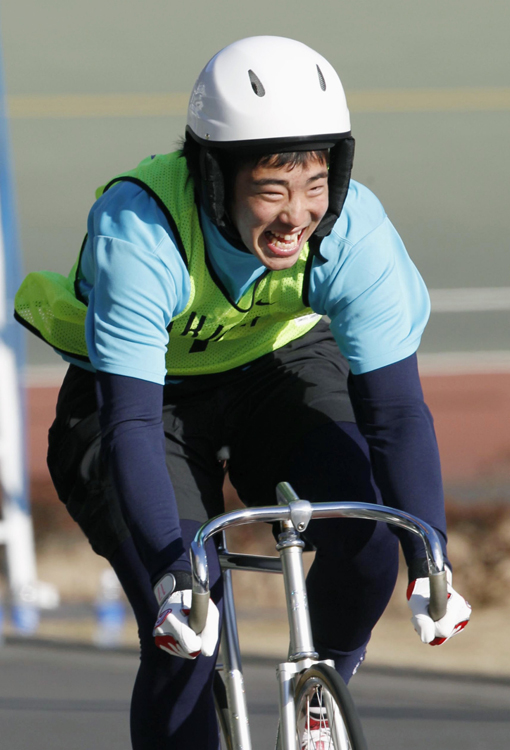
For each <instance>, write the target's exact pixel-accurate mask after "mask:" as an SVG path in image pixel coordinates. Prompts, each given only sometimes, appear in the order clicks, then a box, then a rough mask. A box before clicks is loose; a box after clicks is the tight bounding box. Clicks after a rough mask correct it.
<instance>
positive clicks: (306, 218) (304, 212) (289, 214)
mask: <svg viewBox="0 0 510 750" xmlns="http://www.w3.org/2000/svg"><path fill="white" fill-rule="evenodd" d="M278 218H279V219H280V221H281V222H282V223H283V224H285V226H287V227H289V228H292V229H298V228H299V227H303V226H305V225H306V224H309V222H310V212H309V211H308V209H307V208H306V206H305V203H304V201H303V200H302V199H301V198H300V197H299V196H292V197H291V198H289V200H288V202H287V205H286V206H285V208H283V209H282V210H281V211H280V214H279V217H278Z"/></svg>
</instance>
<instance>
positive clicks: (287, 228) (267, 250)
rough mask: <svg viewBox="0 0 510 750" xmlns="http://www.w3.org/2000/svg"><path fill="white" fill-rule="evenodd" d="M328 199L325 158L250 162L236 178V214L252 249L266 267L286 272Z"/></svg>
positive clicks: (235, 220) (233, 215) (233, 212)
mask: <svg viewBox="0 0 510 750" xmlns="http://www.w3.org/2000/svg"><path fill="white" fill-rule="evenodd" d="M328 203H329V200H328V170H327V166H326V164H325V163H324V162H320V161H318V160H317V159H310V160H309V161H308V162H307V163H306V164H304V165H299V164H298V165H296V166H294V167H291V168H289V166H288V165H284V166H283V167H270V166H269V167H268V166H261V165H257V166H255V167H249V166H248V167H245V168H243V169H241V170H240V171H239V172H238V174H237V176H236V179H235V183H234V198H233V202H232V206H231V219H232V222H233V223H234V225H235V227H236V228H237V231H238V232H239V234H240V235H241V239H242V241H243V242H244V244H245V245H246V247H247V248H248V250H250V252H252V253H253V255H255V256H256V257H257V258H258V259H259V260H260V261H261V263H263V264H264V265H265V266H266V268H269V269H270V270H272V271H280V270H282V269H284V268H291V267H292V266H293V265H294V264H295V263H296V262H297V260H298V258H299V254H300V252H301V250H302V248H303V245H304V244H305V242H307V240H308V239H309V238H310V236H311V235H312V233H313V232H314V231H315V229H316V228H317V226H318V224H319V222H320V220H321V219H322V217H323V216H324V214H325V213H326V210H327V208H328Z"/></svg>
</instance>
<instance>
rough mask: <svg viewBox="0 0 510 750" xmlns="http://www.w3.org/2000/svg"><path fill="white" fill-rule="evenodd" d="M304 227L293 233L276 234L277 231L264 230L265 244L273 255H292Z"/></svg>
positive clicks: (297, 245) (298, 243)
mask: <svg viewBox="0 0 510 750" xmlns="http://www.w3.org/2000/svg"><path fill="white" fill-rule="evenodd" d="M304 231H305V230H304V229H302V230H301V231H300V232H295V233H294V234H278V233H277V232H270V231H267V232H264V236H265V238H266V241H267V245H268V247H269V249H270V250H271V252H272V253H273V254H274V255H278V256H280V257H283V256H285V255H292V254H293V253H295V252H296V250H297V249H298V248H299V245H300V243H301V238H302V237H303V233H304Z"/></svg>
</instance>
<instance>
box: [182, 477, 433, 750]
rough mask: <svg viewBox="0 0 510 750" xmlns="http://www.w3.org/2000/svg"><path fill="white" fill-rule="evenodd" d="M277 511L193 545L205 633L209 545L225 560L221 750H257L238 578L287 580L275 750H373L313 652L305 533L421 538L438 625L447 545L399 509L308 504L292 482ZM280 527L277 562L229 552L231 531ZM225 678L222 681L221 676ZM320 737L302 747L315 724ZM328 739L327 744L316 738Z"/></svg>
mask: <svg viewBox="0 0 510 750" xmlns="http://www.w3.org/2000/svg"><path fill="white" fill-rule="evenodd" d="M276 495H277V502H278V505H276V506H265V507H258V508H246V509H243V510H236V511H232V512H229V513H224V514H222V515H219V516H216V517H215V518H213V519H211V520H209V521H208V522H206V523H205V524H203V526H202V527H201V528H200V529H199V530H198V532H197V534H196V536H195V539H194V541H193V542H192V544H191V551H190V557H191V566H192V576H193V603H192V607H191V612H190V625H191V627H193V629H194V630H195V632H197V633H200V632H201V631H202V629H203V626H204V624H205V618H206V613H207V607H208V602H209V576H208V568H207V556H206V553H205V544H206V542H207V541H208V539H210V538H211V537H212V536H214V535H215V534H218V533H220V532H221V533H222V542H221V544H220V545H219V557H220V564H221V568H222V574H223V580H224V621H223V629H222V634H221V652H222V658H223V665H222V667H221V665H220V666H219V667H217V672H216V675H215V682H214V699H215V704H216V712H217V715H218V723H219V726H220V734H221V738H222V743H223V744H222V747H224V748H225V749H226V750H251V737H250V728H249V721H248V710H247V705H246V696H245V691H244V679H243V672H242V665H241V655H240V649H239V639H238V634H237V622H236V614H235V606H234V598H233V591H232V579H231V572H232V570H250V571H259V572H268V573H282V574H283V578H284V588H285V598H286V602H287V615H288V620H289V635H290V645H289V655H288V660H287V661H286V662H283V663H281V664H279V665H278V666H277V670H276V673H277V680H278V686H279V700H278V703H279V717H280V720H279V725H278V730H277V736H276V750H302V748H303V747H307V750H308V748H310V750H312V749H313V748H316V747H318V748H321V750H322V749H323V748H324V749H325V748H327V749H328V750H366V748H367V745H366V741H365V738H364V735H363V730H362V727H361V723H360V720H359V717H358V714H357V712H356V708H355V706H354V703H353V701H352V698H351V696H350V693H349V691H348V689H347V687H346V685H345V684H344V682H343V680H342V679H341V677H340V676H339V675H338V673H337V672H336V671H335V669H334V665H333V662H331V661H319V658H318V654H317V653H316V651H315V650H314V646H313V640H312V633H311V627H310V618H309V613H308V603H307V595H306V585H305V575H304V569H303V558H302V552H303V548H304V546H305V545H304V542H303V541H302V540H301V539H300V536H299V534H300V532H303V531H305V529H306V528H307V526H308V523H309V522H310V519H311V518H331V517H341V518H362V519H367V520H372V521H384V522H386V523H390V524H393V525H396V526H400V527H402V528H404V529H406V530H407V531H410V532H411V533H414V534H417V535H419V536H420V537H421V540H422V542H423V545H424V548H425V554H426V557H427V562H428V569H429V579H430V591H431V596H430V606H429V613H430V615H431V617H432V618H433V619H434V620H439V619H440V618H441V617H443V616H444V614H445V612H446V603H447V589H446V585H447V584H446V572H445V570H444V561H443V554H442V550H441V545H440V543H439V539H438V537H437V534H436V533H435V531H434V530H433V529H432V528H431V527H430V526H429V525H428V524H426V523H425V522H424V521H421V520H420V519H418V518H416V517H415V516H412V515H410V514H408V513H404V512H402V511H399V510H396V509H394V508H388V507H381V506H374V505H370V504H368V503H341V502H332V503H314V504H313V505H312V504H311V503H309V502H308V501H307V500H301V499H300V498H299V497H298V496H297V495H296V493H295V492H294V490H293V489H292V487H291V486H290V485H289V484H288V483H287V482H281V483H280V484H279V485H278V486H277V488H276ZM275 521H279V522H280V523H281V532H280V534H279V536H278V543H277V545H276V549H277V551H278V553H279V558H278V557H268V556H262V555H245V554H239V553H233V552H229V550H228V549H227V547H226V543H225V534H224V531H225V529H227V528H229V527H232V526H237V525H241V524H248V523H258V522H266V523H267V522H273V523H274V522H275ZM221 668H222V670H223V677H221V675H220V670H221ZM311 721H314V722H315V723H314V725H313V726H314V728H315V732H316V734H315V735H314V740H313V742H311V743H310V744H309V745H303V742H304V736H305V733H306V732H307V731H308V736H310V732H309V728H310V722H311ZM322 736H323V740H322V741H323V744H322V745H320V744H319V740H318V739H317V737H319V738H320V737H322Z"/></svg>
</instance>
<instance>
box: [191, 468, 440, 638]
mask: <svg viewBox="0 0 510 750" xmlns="http://www.w3.org/2000/svg"><path fill="white" fill-rule="evenodd" d="M277 498H278V502H279V503H281V504H280V505H274V506H273V505H269V506H264V507H260V508H246V509H242V510H235V511H232V512H230V513H223V514H221V515H219V516H216V517H215V518H212V519H211V520H210V521H207V522H206V523H205V524H203V526H201V527H200V529H199V530H198V531H197V533H196V535H195V538H194V540H193V542H192V543H191V549H190V558H191V572H192V579H193V601H192V605H191V612H190V617H189V622H190V626H191V627H192V628H193V630H194V631H195V632H196V633H201V632H202V630H203V628H204V625H205V621H206V618H207V609H208V605H209V570H208V565H207V555H206V552H205V545H206V542H207V541H208V540H209V539H210V538H211V537H212V536H214V535H215V534H217V533H218V532H220V531H223V530H225V529H227V528H229V527H231V526H241V525H244V524H249V523H261V522H265V523H268V522H274V521H290V522H291V523H292V524H293V526H294V527H295V528H296V530H297V531H300V532H301V531H304V530H305V529H306V527H307V525H308V522H309V520H310V519H311V518H364V519H366V520H370V521H384V522H385V523H389V524H392V525H393V526H400V527H401V528H403V529H406V531H409V532H411V533H412V534H416V535H418V536H419V537H420V538H421V540H422V543H423V546H424V548H425V555H426V558H427V564H428V570H429V580H430V603H429V613H430V616H431V617H432V619H433V620H434V621H437V620H440V619H441V618H442V617H444V615H445V613H446V604H447V584H446V571H445V569H444V559H443V552H442V549H441V544H440V542H439V538H438V536H437V534H436V532H435V531H434V529H433V528H432V527H431V526H429V524H427V523H425V522H424V521H421V520H420V519H419V518H416V516H412V515H411V514H410V513H404V512H403V511H401V510H396V509H395V508H388V507H386V506H379V505H372V504H370V503H342V502H334V503H313V504H312V503H310V502H308V501H307V500H300V499H299V498H298V496H297V495H296V493H295V492H294V490H293V489H292V487H291V486H290V484H288V483H287V482H281V483H280V484H279V485H278V487H277Z"/></svg>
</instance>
